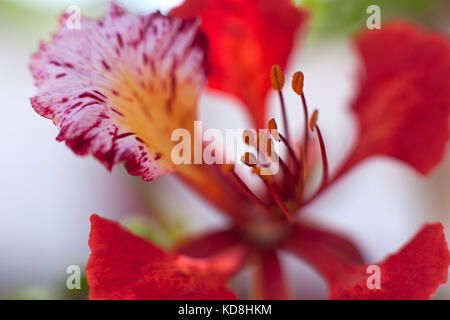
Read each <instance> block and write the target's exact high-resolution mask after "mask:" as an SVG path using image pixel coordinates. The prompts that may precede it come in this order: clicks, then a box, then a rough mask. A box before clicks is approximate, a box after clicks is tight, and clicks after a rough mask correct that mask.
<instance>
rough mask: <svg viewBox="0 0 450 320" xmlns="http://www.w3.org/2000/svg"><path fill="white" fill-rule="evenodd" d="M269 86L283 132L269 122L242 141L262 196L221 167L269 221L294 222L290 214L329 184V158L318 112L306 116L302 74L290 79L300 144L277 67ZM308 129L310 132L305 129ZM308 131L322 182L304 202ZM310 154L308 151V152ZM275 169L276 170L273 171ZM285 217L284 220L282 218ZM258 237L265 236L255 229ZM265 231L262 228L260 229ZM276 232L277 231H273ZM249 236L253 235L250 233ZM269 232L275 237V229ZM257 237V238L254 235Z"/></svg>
mask: <svg viewBox="0 0 450 320" xmlns="http://www.w3.org/2000/svg"><path fill="white" fill-rule="evenodd" d="M270 80H271V85H272V87H273V88H274V89H275V90H276V91H277V92H278V97H279V100H280V105H281V112H282V119H283V126H284V133H281V132H280V131H279V130H278V126H277V123H276V122H275V120H274V119H270V120H269V122H268V125H267V128H266V130H263V131H261V130H260V132H259V133H258V134H257V133H256V131H255V130H253V129H248V130H246V131H245V132H244V134H243V139H244V142H245V143H246V144H247V145H249V146H250V147H252V148H253V150H254V152H246V153H245V154H244V155H242V157H241V162H242V163H244V164H245V165H247V166H248V167H249V168H251V170H252V173H253V174H254V175H256V176H257V177H258V178H259V179H260V180H261V181H262V183H263V186H264V188H265V190H264V192H263V196H258V195H256V193H255V192H253V190H251V189H250V188H249V187H248V186H247V185H246V184H245V182H244V181H243V180H242V179H241V178H240V176H239V175H238V174H237V173H236V171H235V168H234V164H227V165H224V166H222V171H223V172H224V173H229V174H231V175H232V177H233V179H234V180H235V181H236V182H237V184H238V185H239V186H240V188H241V189H242V190H243V191H244V193H245V194H246V195H247V196H248V197H249V198H250V199H251V200H252V201H253V202H254V203H255V204H256V205H257V206H259V207H260V208H261V211H262V212H263V213H264V214H265V215H266V216H267V218H269V220H272V221H278V220H284V221H286V220H287V221H288V222H289V223H293V222H294V221H295V219H294V213H293V211H294V210H296V209H298V208H300V207H302V206H303V205H304V204H306V203H307V202H309V200H310V199H312V198H313V197H315V195H316V194H318V193H319V192H320V191H321V190H322V189H323V188H324V187H325V185H326V184H327V183H328V159H327V153H326V149H325V144H324V140H323V137H322V132H321V131H320V128H319V126H318V124H317V120H318V111H317V110H314V111H313V113H312V114H311V116H309V113H308V107H307V103H306V98H305V95H304V93H303V81H304V75H303V73H302V72H300V71H299V72H296V73H295V74H294V76H293V78H292V89H293V90H294V92H295V93H296V94H297V95H298V96H299V97H300V100H301V105H302V109H303V115H304V128H305V129H304V134H303V140H302V143H300V144H298V145H293V144H292V140H291V137H290V134H289V128H288V124H287V114H286V107H285V102H284V97H283V93H282V89H283V87H284V74H283V72H282V70H281V68H280V66H278V65H274V66H272V68H271V71H270ZM308 128H309V130H308ZM309 131H311V132H315V133H316V135H317V142H318V144H319V147H320V154H321V158H322V170H323V172H322V181H321V185H320V187H319V189H318V190H317V191H316V192H315V193H314V194H313V195H312V196H311V198H309V199H306V197H305V183H306V179H307V177H308V169H307V161H308V155H310V154H311V152H310V151H311V150H309V149H310V148H311V146H310V143H309V142H310V141H309V140H310V137H309ZM275 142H277V143H280V144H281V145H282V146H283V147H284V149H285V150H286V156H285V158H283V157H281V156H280V155H279V154H278V153H277V152H276V151H275V148H274V146H275ZM308 151H309V152H308ZM274 168H275V169H274ZM283 217H284V218H283ZM255 228H256V229H257V230H258V231H257V232H256V233H257V234H258V235H260V234H264V232H261V230H260V229H259V228H260V227H259V226H258V227H255ZM263 229H264V228H263ZM275 229H276V228H275ZM250 233H252V232H250ZM270 233H274V234H276V232H274V230H270ZM257 237H258V236H257Z"/></svg>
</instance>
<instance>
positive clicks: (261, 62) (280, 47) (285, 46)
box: [171, 0, 307, 128]
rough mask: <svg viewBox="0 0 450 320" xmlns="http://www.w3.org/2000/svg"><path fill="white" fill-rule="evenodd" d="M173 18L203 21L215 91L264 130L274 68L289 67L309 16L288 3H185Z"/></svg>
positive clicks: (279, 0)
mask: <svg viewBox="0 0 450 320" xmlns="http://www.w3.org/2000/svg"><path fill="white" fill-rule="evenodd" d="M171 14H172V15H175V16H180V17H194V16H195V17H201V19H202V29H203V31H205V32H206V34H207V36H208V39H209V42H210V55H211V56H210V58H211V67H212V68H211V75H210V81H209V85H210V87H211V88H213V89H218V90H222V91H225V92H227V93H230V94H232V95H235V96H236V97H238V98H240V99H241V100H242V102H243V103H244V104H245V105H246V106H247V108H248V111H249V112H250V115H251V116H252V117H253V120H254V122H255V124H256V125H257V126H258V127H261V128H265V126H266V124H265V109H264V104H265V98H266V94H267V91H268V89H269V87H270V81H269V71H270V67H271V66H272V65H273V64H279V65H280V66H281V67H282V68H284V67H285V65H286V61H287V58H288V56H289V53H290V51H291V49H292V46H293V42H294V41H293V40H294V35H295V32H296V30H297V29H298V27H299V26H300V25H302V24H303V23H304V22H305V20H306V17H307V15H306V13H305V12H304V11H300V10H299V9H297V8H295V7H294V6H293V5H292V4H291V3H290V1H289V0H277V1H273V0H246V1H242V0H222V1H217V0H186V1H185V2H184V3H183V4H182V5H181V6H180V7H178V8H175V9H174V10H172V12H171Z"/></svg>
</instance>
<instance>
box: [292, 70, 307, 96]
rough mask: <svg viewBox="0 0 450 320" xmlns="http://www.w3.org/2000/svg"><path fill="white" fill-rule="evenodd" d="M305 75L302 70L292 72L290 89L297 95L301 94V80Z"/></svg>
mask: <svg viewBox="0 0 450 320" xmlns="http://www.w3.org/2000/svg"><path fill="white" fill-rule="evenodd" d="M304 78H305V76H304V75H303V72H301V71H297V72H296V73H294V76H293V77H292V90H294V91H295V93H296V94H298V95H299V96H300V95H302V94H303V80H304Z"/></svg>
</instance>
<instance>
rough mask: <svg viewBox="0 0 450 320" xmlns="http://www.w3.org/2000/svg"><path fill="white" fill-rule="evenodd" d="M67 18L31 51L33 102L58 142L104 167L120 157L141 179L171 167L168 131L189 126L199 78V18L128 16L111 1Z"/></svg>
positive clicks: (202, 63) (201, 68)
mask: <svg viewBox="0 0 450 320" xmlns="http://www.w3.org/2000/svg"><path fill="white" fill-rule="evenodd" d="M69 18H70V16H69V15H67V14H66V15H64V16H63V17H62V18H61V26H60V30H59V31H58V33H57V34H56V35H54V36H53V39H52V41H51V43H42V44H41V47H40V49H39V51H38V52H37V53H35V54H34V55H33V58H32V63H31V70H32V74H33V77H34V79H35V82H36V86H37V87H38V89H39V92H38V95H37V96H35V97H33V98H31V103H32V106H33V108H34V109H35V110H36V112H38V113H39V114H40V115H42V116H44V117H46V118H49V119H53V121H54V123H55V125H56V126H57V127H58V128H59V129H60V133H59V135H58V138H57V139H58V140H59V141H65V142H66V144H67V145H68V146H69V147H70V148H71V149H72V150H73V151H74V152H75V153H76V154H78V155H87V154H93V155H94V156H95V157H96V158H98V159H99V160H100V161H101V162H102V163H103V164H104V165H105V166H106V167H107V168H108V169H111V168H112V167H113V165H114V164H116V163H118V162H121V161H124V162H125V165H126V168H127V169H128V171H129V172H130V173H131V174H133V175H139V176H142V177H143V178H144V179H145V180H152V179H154V178H157V177H158V176H160V175H162V174H164V173H166V172H168V171H170V170H171V169H173V164H172V162H171V161H170V151H171V148H172V146H173V142H171V140H170V138H171V134H172V131H173V130H174V129H176V128H186V129H188V130H191V127H192V126H193V121H194V120H195V117H196V105H197V99H198V95H199V92H200V90H201V89H202V88H203V86H204V83H205V79H206V76H205V56H206V53H205V51H206V49H205V47H206V40H205V38H204V35H203V34H202V33H201V32H200V31H199V29H198V27H199V21H197V20H194V19H189V20H183V19H181V18H175V17H165V16H162V15H161V14H159V13H153V14H149V15H145V16H133V15H130V14H127V13H126V12H125V11H124V10H123V9H122V8H121V7H119V6H117V5H115V4H114V3H112V4H111V10H110V12H109V14H108V15H107V16H106V17H105V18H103V19H102V20H100V21H93V20H89V19H84V18H83V19H82V20H81V28H80V29H79V30H76V29H69V28H68V27H67V22H68V19H69Z"/></svg>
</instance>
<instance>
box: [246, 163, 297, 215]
mask: <svg viewBox="0 0 450 320" xmlns="http://www.w3.org/2000/svg"><path fill="white" fill-rule="evenodd" d="M252 173H255V174H257V175H258V176H259V177H260V178H261V180H262V181H263V182H264V184H265V186H266V187H267V189H268V190H269V193H270V195H271V196H272V198H273V200H275V203H276V204H277V206H278V207H279V208H280V210H281V212H283V214H284V215H285V216H286V218H287V220H288V221H289V223H294V222H295V220H294V216H293V215H292V213H291V212H290V211H289V210H288V208H287V207H286V205H285V204H284V202H283V200H282V199H281V196H280V195H279V194H278V192H277V191H276V190H275V188H274V186H273V180H270V179H267V177H271V176H264V175H261V171H260V169H259V168H258V167H254V168H253V169H252Z"/></svg>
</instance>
